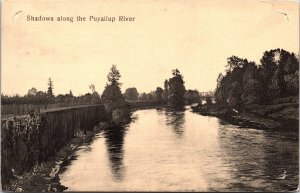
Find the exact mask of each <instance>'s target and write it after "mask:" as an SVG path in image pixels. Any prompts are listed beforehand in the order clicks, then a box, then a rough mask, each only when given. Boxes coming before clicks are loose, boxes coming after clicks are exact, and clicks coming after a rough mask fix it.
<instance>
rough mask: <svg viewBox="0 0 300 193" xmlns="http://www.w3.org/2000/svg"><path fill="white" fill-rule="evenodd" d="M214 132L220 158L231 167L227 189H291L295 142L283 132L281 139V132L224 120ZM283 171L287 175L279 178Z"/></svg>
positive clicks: (295, 153)
mask: <svg viewBox="0 0 300 193" xmlns="http://www.w3.org/2000/svg"><path fill="white" fill-rule="evenodd" d="M218 135H219V145H220V148H221V151H222V152H223V155H222V157H223V159H224V160H226V162H227V163H228V164H229V165H230V167H231V170H232V172H231V179H230V180H228V182H227V184H228V185H227V187H226V188H227V189H228V190H232V191H240V190H242V191H257V190H261V191H278V190H281V191H291V190H295V187H297V181H298V180H297V181H295V179H298V146H297V141H295V142H294V143H291V139H290V138H289V137H287V136H288V135H286V134H285V137H286V139H283V137H282V132H277V131H267V130H256V129H245V128H238V127H236V126H233V125H230V124H228V123H227V124H226V122H224V121H220V129H219V130H218ZM293 135H294V134H293ZM295 166H296V169H295ZM284 172H286V174H287V175H286V176H285V178H284V179H281V178H280V176H282V175H283V173H284Z"/></svg>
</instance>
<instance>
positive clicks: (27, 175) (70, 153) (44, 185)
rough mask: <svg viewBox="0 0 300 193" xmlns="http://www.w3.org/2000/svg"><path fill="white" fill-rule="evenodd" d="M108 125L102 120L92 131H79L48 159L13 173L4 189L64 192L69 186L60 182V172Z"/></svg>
mask: <svg viewBox="0 0 300 193" xmlns="http://www.w3.org/2000/svg"><path fill="white" fill-rule="evenodd" d="M107 127H109V124H108V123H107V122H100V123H99V124H98V125H96V126H95V127H94V129H93V130H91V131H79V132H77V133H76V137H74V138H72V139H71V141H70V142H69V143H68V144H67V145H65V146H64V147H63V148H61V149H60V151H59V152H57V153H56V154H55V156H53V157H51V158H50V159H49V160H48V161H45V162H42V163H41V164H38V165H35V166H34V167H33V168H32V169H31V170H30V171H28V172H24V173H23V174H22V175H20V176H18V175H16V174H13V176H14V177H13V178H12V179H11V181H10V183H9V184H8V185H6V186H3V187H2V190H5V191H13V192H45V191H54V192H62V191H64V190H66V189H67V187H65V186H63V185H61V183H60V179H59V174H60V173H61V172H63V171H64V168H65V166H67V165H68V164H69V163H70V161H71V160H72V159H74V153H75V152H76V151H77V150H78V148H79V147H80V146H81V145H83V144H88V143H90V142H91V141H92V140H93V139H94V136H95V135H96V134H97V133H99V132H100V131H101V130H102V129H106V128H107Z"/></svg>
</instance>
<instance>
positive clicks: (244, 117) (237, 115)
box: [192, 103, 299, 131]
mask: <svg viewBox="0 0 300 193" xmlns="http://www.w3.org/2000/svg"><path fill="white" fill-rule="evenodd" d="M192 109H193V112H194V113H197V114H200V115H203V116H213V117H218V118H220V119H223V120H225V121H227V122H228V123H231V124H233V125H237V126H240V127H244V128H250V127H251V128H256V129H265V130H287V129H288V130H295V131H298V129H299V113H298V112H299V104H298V103H283V104H274V105H249V106H246V107H245V109H244V110H243V111H241V112H239V111H237V110H235V109H232V108H228V107H227V108H226V107H224V106H220V105H216V104H212V105H210V106H208V105H203V106H201V107H192Z"/></svg>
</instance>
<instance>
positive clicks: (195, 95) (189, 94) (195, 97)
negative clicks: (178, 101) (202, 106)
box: [184, 90, 201, 104]
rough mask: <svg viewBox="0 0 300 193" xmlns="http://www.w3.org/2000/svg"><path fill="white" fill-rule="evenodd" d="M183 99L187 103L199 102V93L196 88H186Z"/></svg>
mask: <svg viewBox="0 0 300 193" xmlns="http://www.w3.org/2000/svg"><path fill="white" fill-rule="evenodd" d="M184 99H185V101H186V103H187V104H193V103H201V98H200V94H199V92H198V91H197V90H187V91H186V93H185V95H184Z"/></svg>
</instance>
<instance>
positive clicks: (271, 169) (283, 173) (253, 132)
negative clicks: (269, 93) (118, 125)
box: [60, 108, 299, 191]
mask: <svg viewBox="0 0 300 193" xmlns="http://www.w3.org/2000/svg"><path fill="white" fill-rule="evenodd" d="M133 117H134V120H133V121H132V122H131V123H130V124H129V125H128V126H127V127H126V128H124V129H121V130H120V129H115V130H106V131H101V132H100V133H99V134H97V135H96V137H95V140H94V141H93V142H92V143H91V144H86V145H83V146H82V147H80V149H79V150H78V151H77V152H76V153H75V159H74V160H72V161H71V163H70V165H68V166H67V167H66V170H65V171H64V172H63V173H62V174H60V179H61V183H62V185H64V186H66V187H68V190H67V191H285V190H295V189H297V187H298V181H299V179H298V173H299V172H298V133H297V132H296V131H287V130H288V129H286V131H270V130H258V129H252V128H239V127H238V126H235V125H231V124H228V123H227V122H225V121H223V120H221V119H219V118H215V117H208V116H201V115H198V114H195V113H192V112H191V110H190V109H189V108H187V109H186V110H185V111H181V112H172V111H166V110H164V109H147V110H138V111H135V112H134V113H133Z"/></svg>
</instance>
